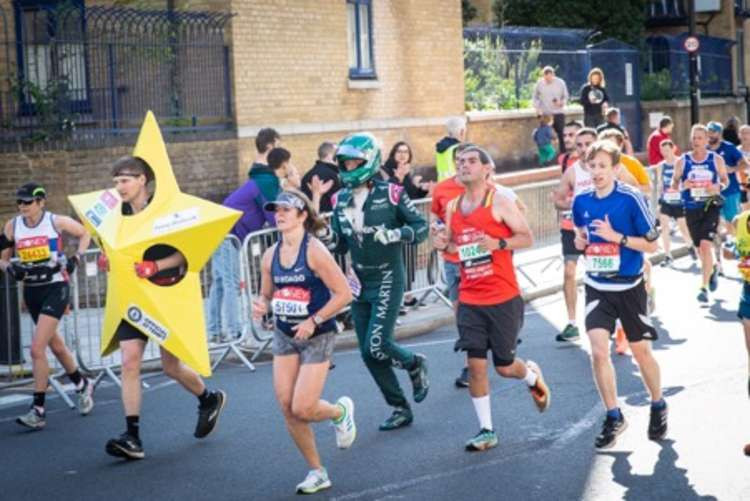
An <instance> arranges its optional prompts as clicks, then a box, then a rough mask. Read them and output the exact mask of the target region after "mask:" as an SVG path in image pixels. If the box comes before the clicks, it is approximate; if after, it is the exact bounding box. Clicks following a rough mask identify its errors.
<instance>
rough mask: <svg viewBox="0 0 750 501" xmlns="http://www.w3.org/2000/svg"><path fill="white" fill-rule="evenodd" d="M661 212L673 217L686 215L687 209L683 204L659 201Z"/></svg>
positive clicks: (677, 217)
mask: <svg viewBox="0 0 750 501" xmlns="http://www.w3.org/2000/svg"><path fill="white" fill-rule="evenodd" d="M659 212H660V213H662V214H664V215H665V216H667V217H671V218H672V219H679V218H681V217H685V209H684V208H683V207H682V205H677V204H668V203H666V202H659Z"/></svg>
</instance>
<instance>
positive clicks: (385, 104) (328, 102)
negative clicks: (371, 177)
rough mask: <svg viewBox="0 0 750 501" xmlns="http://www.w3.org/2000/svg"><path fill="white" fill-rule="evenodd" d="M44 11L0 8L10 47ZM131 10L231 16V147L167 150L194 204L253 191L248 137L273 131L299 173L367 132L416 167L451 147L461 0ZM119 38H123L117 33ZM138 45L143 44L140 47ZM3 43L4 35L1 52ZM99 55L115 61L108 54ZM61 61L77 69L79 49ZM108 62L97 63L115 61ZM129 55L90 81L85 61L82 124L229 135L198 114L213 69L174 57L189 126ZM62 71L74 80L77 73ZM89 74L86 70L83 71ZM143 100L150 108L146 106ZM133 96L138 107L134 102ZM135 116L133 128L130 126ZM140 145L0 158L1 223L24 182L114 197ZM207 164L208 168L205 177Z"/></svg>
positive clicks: (23, 1)
mask: <svg viewBox="0 0 750 501" xmlns="http://www.w3.org/2000/svg"><path fill="white" fill-rule="evenodd" d="M63 3H65V2H60V4H63ZM67 3H68V4H69V3H71V2H70V0H68V2H67ZM72 3H73V4H75V5H77V6H78V8H80V9H82V10H85V9H89V10H92V11H93V10H95V9H96V8H100V7H102V6H104V7H107V6H111V4H112V3H111V2H105V1H103V0H96V1H94V0H73V2H72ZM35 4H36V5H35ZM41 4H44V5H48V4H50V2H48V1H46V0H45V1H43V2H41V1H39V0H0V9H2V12H3V13H4V14H5V19H6V21H7V22H6V25H7V26H8V28H7V29H6V30H5V35H4V36H6V37H7V40H8V41H10V43H11V44H13V43H14V42H15V41H16V39H17V37H18V34H17V32H16V26H15V23H16V19H18V13H19V12H22V13H24V12H28V13H29V14H28V16H32V15H33V14H31V13H32V12H34V10H35V9H37V6H38V5H41ZM123 4H124V5H125V6H126V7H127V3H123V2H121V3H119V4H118V5H123ZM133 5H137V6H138V9H140V10H149V9H150V10H162V11H164V10H166V9H168V8H172V9H176V11H175V12H184V11H185V9H187V10H188V11H191V12H192V11H199V10H207V11H210V12H214V13H217V12H223V13H231V14H232V15H233V17H232V18H231V21H229V22H228V23H227V24H226V26H224V27H223V28H222V30H223V31H222V33H223V41H224V43H225V44H226V46H227V47H228V48H229V50H228V51H227V53H226V54H227V58H228V61H227V62H228V64H227V66H226V73H227V79H228V86H227V87H228V89H227V94H226V95H228V96H230V97H229V102H228V103H222V104H221V106H224V104H225V105H226V106H224V108H226V109H227V110H228V111H229V117H230V118H231V122H232V123H231V129H232V130H231V137H226V136H222V137H220V138H219V139H216V140H206V139H205V138H203V137H198V138H197V139H200V140H199V141H198V140H197V139H196V140H195V141H189V140H184V139H183V140H181V141H180V142H179V144H177V143H175V142H173V141H172V140H171V139H168V143H169V149H170V153H171V154H173V155H174V159H173V162H174V167H175V171H176V174H177V176H178V179H179V180H180V182H182V183H183V184H184V185H185V186H184V189H185V190H186V191H190V192H193V193H196V194H199V195H202V196H208V197H210V198H214V199H217V198H220V197H221V196H223V195H224V194H226V193H227V192H228V191H230V190H231V189H232V188H234V187H235V186H236V185H237V184H238V183H239V182H240V181H241V180H242V179H244V178H245V175H246V172H247V168H248V167H249V165H250V163H251V162H252V160H253V157H254V155H255V148H254V136H255V134H256V133H257V131H258V130H259V129H260V128H261V127H265V126H271V127H274V128H276V129H277V130H278V131H279V132H280V133H281V134H282V136H283V142H284V145H285V146H286V147H287V148H289V149H290V150H291V151H292V153H293V162H294V163H295V164H297V165H298V166H299V167H300V168H301V169H303V170H306V169H307V168H309V167H310V166H311V165H312V164H313V162H314V159H315V151H316V149H317V146H318V144H319V143H320V142H321V141H323V140H338V139H340V138H341V137H342V136H343V135H345V134H346V133H349V132H353V131H364V130H367V131H371V132H373V133H375V135H376V136H378V137H379V138H381V139H382V141H383V144H384V148H385V149H388V148H389V147H390V145H391V144H393V143H394V142H395V141H396V140H399V139H405V140H407V141H409V142H410V143H411V144H412V146H413V147H414V150H415V155H416V159H415V160H416V163H417V164H418V165H431V164H432V162H433V158H434V152H433V147H434V143H435V141H436V140H437V139H439V137H440V136H441V135H442V134H443V124H444V123H445V121H446V120H447V119H448V118H449V117H451V116H455V115H461V114H462V113H463V111H464V83H463V56H462V54H463V45H462V43H463V42H462V25H461V5H460V2H459V1H458V0H409V1H401V0H378V1H374V0H320V1H315V2H310V1H307V0H253V1H252V2H251V1H247V0H150V1H138V2H133ZM144 19H145V18H144ZM196 22H199V21H196ZM200 22H202V21H200ZM141 24H142V23H141ZM0 25H2V19H0ZM108 26H109V25H108ZM112 26H114V27H113V28H112V29H113V30H116V29H118V28H117V26H119V25H117V24H116V23H115V24H112ZM27 32H29V30H27ZM139 33H141V32H139V31H137V30H136V31H135V35H136V37H137V36H138V35H139ZM130 35H133V32H132V30H131V33H130ZM27 36H28V35H27ZM2 37H3V34H0V42H2V41H3V40H2ZM6 45H7V44H6ZM113 45H116V44H113ZM104 49H106V50H117V49H116V48H115V49H112V48H110V47H109V46H107V47H104ZM27 50H28V49H27ZM65 50H67V52H66V53H65V54H66V55H68V56H69V55H70V54H71V50H72V49H70V48H68V49H65ZM106 50H104V51H103V52H102V53H103V54H104V55H103V56H102V57H108V54H107V53H106ZM6 54H7V56H6ZM17 54H18V53H17V51H14V50H10V51H0V71H11V72H12V71H13V69H14V67H15V66H17V65H18V61H17V58H18V57H24V56H23V55H21V56H18V55H17ZM28 54H29V53H27V56H28ZM126 56H127V58H128V59H117V61H118V64H117V65H115V64H112V63H111V61H110V60H107V64H102V65H101V66H100V67H99V68H103V69H93V63H92V58H91V57H90V56H89V58H88V59H87V60H86V61H85V63H86V64H87V66H86V68H85V69H86V79H87V85H88V86H89V87H90V88H91V89H92V90H91V91H90V96H89V94H88V93H87V98H88V106H89V108H87V109H86V111H87V113H88V115H86V113H84V114H83V115H86V116H93V115H95V113H96V111H95V109H99V110H107V111H106V113H102V116H104V117H105V118H104V119H102V120H103V121H104V122H106V126H107V127H111V126H112V125H111V123H114V121H113V120H111V115H112V114H113V113H114V112H115V111H117V112H119V115H118V121H117V122H116V123H115V126H116V127H119V129H118V130H120V129H122V128H123V127H125V125H123V124H127V126H128V127H130V128H132V127H133V125H134V122H135V116H136V115H137V116H142V115H143V113H145V110H146V109H147V108H156V109H155V111H156V113H157V118H158V119H160V121H161V123H162V126H164V125H165V116H166V117H168V118H167V119H166V121H167V122H168V124H167V125H177V126H182V125H185V124H184V123H183V121H188V122H189V121H190V119H191V113H192V121H193V125H196V124H197V125H198V126H206V127H210V126H212V125H215V124H216V123H221V122H222V116H221V110H222V109H223V108H221V109H219V111H217V112H215V113H214V111H215V110H213V111H212V110H208V111H207V110H205V109H203V108H201V106H204V105H205V103H206V102H208V103H214V104H215V103H216V101H217V100H218V101H221V100H222V98H223V95H222V94H221V92H215V93H208V94H207V93H206V92H203V93H201V92H202V91H201V88H202V89H204V90H205V89H212V88H213V87H216V86H218V85H213V84H211V83H206V82H205V80H206V79H207V78H209V76H212V75H214V74H215V73H216V72H218V71H220V69H217V67H214V66H213V65H212V63H213V62H214V60H215V59H216V58H215V57H214V56H211V57H205V58H203V59H201V58H200V57H198V58H197V59H196V58H195V56H194V55H193V56H192V57H193V59H182V60H179V57H180V56H179V54H178V55H175V56H174V58H175V59H178V60H179V62H180V65H179V68H180V70H179V71H180V75H179V82H180V84H181V91H182V92H183V93H184V94H185V97H182V96H181V99H182V101H181V102H180V105H181V107H182V110H181V111H183V112H184V113H185V114H186V117H185V118H184V119H181V118H179V117H174V116H172V115H173V112H174V110H173V107H168V106H166V105H163V104H164V99H163V95H164V94H165V93H169V92H172V91H173V88H172V87H173V86H174V84H173V83H172V82H173V81H172V80H169V78H170V75H169V74H161V73H164V72H158V71H157V70H153V69H151V70H149V71H150V73H149V72H142V73H133V74H130V73H126V72H124V70H123V69H122V67H123V66H124V64H123V63H122V61H128V62H129V64H135V63H137V62H139V61H141V60H143V59H144V58H148V57H155V56H153V54H150V53H145V52H141V53H135V52H133V51H132V50H130V51H125V52H123V55H122V56H121V57H122V58H125V57H126ZM186 57H187V56H186ZM67 60H68V61H71V60H74V58H73V59H71V58H70V57H68V59H67ZM27 63H28V62H27ZM67 64H68V70H67V71H68V72H69V73H70V72H71V71H73V70H71V69H70V64H71V63H67ZM83 64H84V59H83V58H81V59H80V65H79V66H81V67H83V66H82V65H83ZM60 67H61V66H60V65H59V64H58V66H56V68H57V71H64V70H60ZM113 67H114V69H113ZM152 68H153V66H152ZM144 71H145V70H144ZM115 72H119V73H116V76H117V77H118V78H120V80H118V84H117V85H116V86H114V85H113V86H112V89H111V90H107V88H106V87H107V85H108V81H109V80H108V79H111V77H112V73H115ZM155 72H156V73H155ZM167 73H168V72H167ZM0 76H2V75H0ZM172 77H173V76H172ZM0 80H3V82H2V83H0V92H6V94H7V93H8V90H9V89H8V86H9V84H8V81H9V80H7V79H5V78H0ZM219 81H221V80H219ZM209 82H210V81H209ZM170 85H171V86H170ZM220 85H221V86H223V84H220ZM2 86H5V87H2ZM190 86H192V87H190ZM100 87H102V88H103V89H104V90H103V91H102V95H98V94H97V93H96V89H99V88H100ZM154 89H156V90H154ZM149 92H151V93H153V94H154V95H153V96H152V97H149ZM138 96H141V97H142V99H140V100H139V99H136V98H137V97H138ZM195 96H200V98H196V97H195ZM11 97H13V96H11ZM150 99H151V100H152V101H153V102H149V100H150ZM159 99H161V101H160V100H159ZM154 103H159V104H158V105H157V104H154ZM161 105H163V106H162V108H159V106H161ZM0 110H1V108H0ZM127 110H131V111H132V112H133V113H132V115H127V113H125V111H127ZM212 113H213V115H217V116H213V115H212ZM0 118H2V117H1V116H0ZM14 118H15V117H14ZM93 122H94V121H93V120H92V123H85V122H83V121H82V122H81V124H80V125H79V127H78V129H77V130H78V131H80V130H83V129H85V128H86V127H93V126H94V125H95V124H94V123H93ZM97 124H98V122H97ZM187 125H190V124H187ZM131 133H132V132H131ZM133 142H134V137H133V140H132V141H131V142H130V143H128V142H127V141H121V142H120V143H119V144H122V145H123V146H119V145H118V146H116V147H114V146H113V147H102V148H91V147H74V148H57V149H51V150H47V151H43V152H37V153H33V152H32V153H29V152H28V151H26V150H24V149H23V148H21V150H22V151H21V152H15V153H0V179H3V181H0V216H2V217H7V216H8V215H9V213H11V212H13V211H14V209H15V208H14V207H12V206H10V205H9V204H7V203H6V201H7V200H11V201H12V194H11V191H12V189H13V187H15V186H16V185H17V184H18V183H17V182H16V181H18V180H20V179H25V178H26V177H27V176H32V177H36V178H37V179H56V178H63V179H64V182H60V183H57V186H59V187H62V188H63V189H64V190H65V191H66V192H69V193H75V192H77V191H82V190H84V189H90V188H92V187H99V186H106V185H107V184H108V182H109V179H108V173H107V171H108V169H107V165H108V164H109V163H110V162H111V161H112V160H114V159H115V158H117V156H119V155H121V154H122V153H123V152H127V147H126V145H127V144H132V143H133ZM70 150H72V151H70ZM6 151H7V150H6ZM386 153H387V151H386ZM199 162H205V163H206V165H203V164H201V166H200V168H199V167H198V164H199ZM63 166H64V167H63ZM49 169H54V172H49ZM196 170H197V172H198V173H199V174H198V175H196ZM77 178H80V179H81V180H80V181H79V180H77ZM209 180H210V182H209ZM52 207H53V209H54V210H63V211H67V210H68V208H67V207H64V204H63V194H62V193H60V194H59V198H55V199H53V203H52Z"/></svg>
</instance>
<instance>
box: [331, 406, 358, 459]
mask: <svg viewBox="0 0 750 501" xmlns="http://www.w3.org/2000/svg"><path fill="white" fill-rule="evenodd" d="M336 403H337V404H338V405H340V406H341V408H342V409H344V415H343V416H341V419H340V420H339V421H338V422H336V421H334V422H333V426H334V428H335V429H336V446H337V447H338V448H339V449H348V448H349V447H351V446H352V443H354V439H355V438H357V425H356V424H355V423H354V402H352V399H351V398H349V397H341V398H339V399H338V400H337V401H336Z"/></svg>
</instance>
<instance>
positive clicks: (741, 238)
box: [737, 211, 750, 258]
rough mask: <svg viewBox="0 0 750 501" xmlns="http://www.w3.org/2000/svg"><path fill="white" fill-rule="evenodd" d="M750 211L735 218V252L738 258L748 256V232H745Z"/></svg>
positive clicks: (749, 250)
mask: <svg viewBox="0 0 750 501" xmlns="http://www.w3.org/2000/svg"><path fill="white" fill-rule="evenodd" d="M748 217H750V211H745V212H743V213H742V214H740V215H739V216H737V252H739V254H740V257H743V258H745V257H749V256H750V231H748V230H747V218H748Z"/></svg>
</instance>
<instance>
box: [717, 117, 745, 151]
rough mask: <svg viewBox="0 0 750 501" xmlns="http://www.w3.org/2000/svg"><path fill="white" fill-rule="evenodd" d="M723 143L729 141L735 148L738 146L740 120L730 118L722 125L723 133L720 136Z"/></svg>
mask: <svg viewBox="0 0 750 501" xmlns="http://www.w3.org/2000/svg"><path fill="white" fill-rule="evenodd" d="M721 138H722V139H723V140H724V141H729V142H730V143H732V144H733V145H735V146H739V144H740V142H741V141H740V119H739V117H730V118H729V120H727V123H725V124H724V132H722V134H721Z"/></svg>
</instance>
